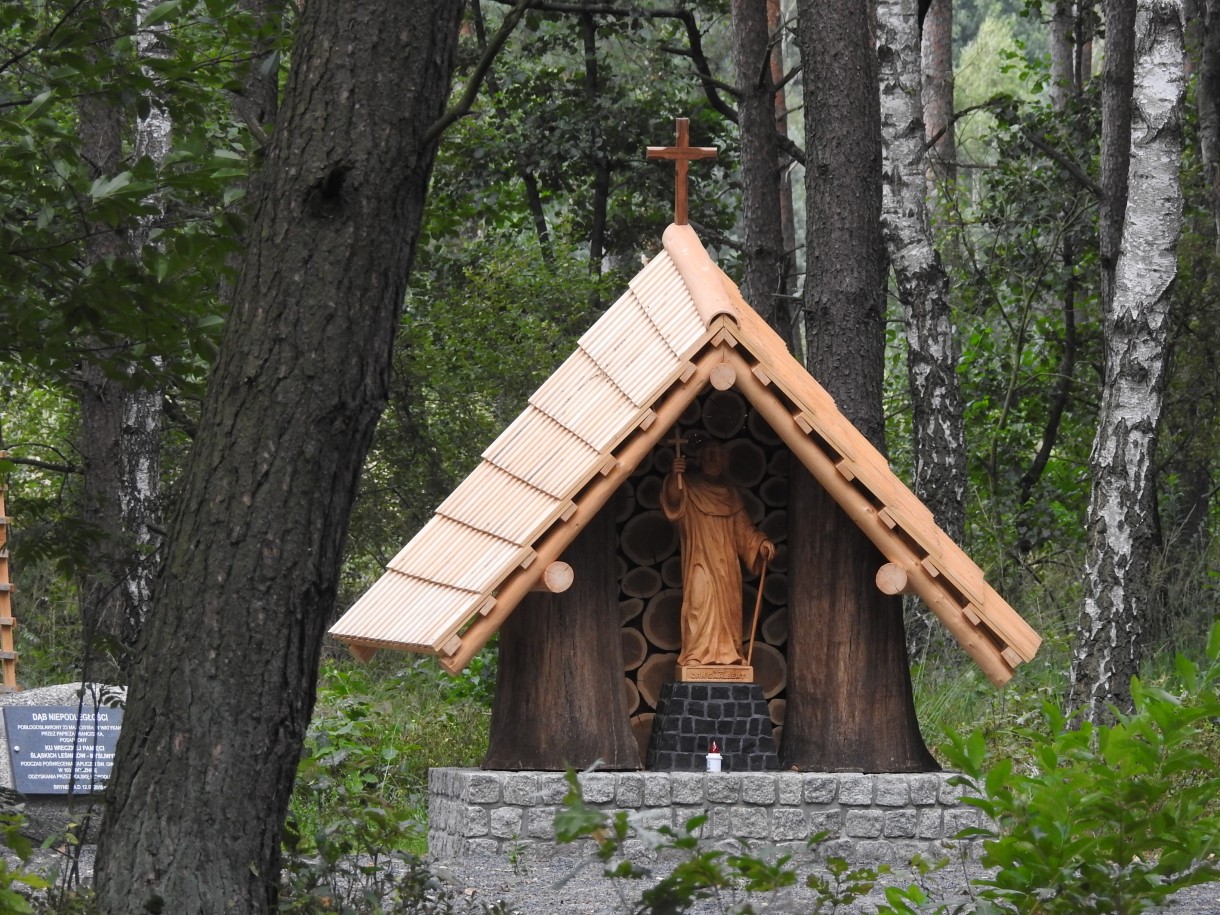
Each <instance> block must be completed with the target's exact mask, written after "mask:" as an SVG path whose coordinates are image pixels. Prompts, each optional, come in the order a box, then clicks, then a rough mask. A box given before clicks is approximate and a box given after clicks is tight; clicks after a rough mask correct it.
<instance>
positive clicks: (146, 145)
mask: <svg viewBox="0 0 1220 915" xmlns="http://www.w3.org/2000/svg"><path fill="white" fill-rule="evenodd" d="M158 5H159V4H158V3H157V2H156V0H140V7H139V12H138V26H137V31H136V53H137V54H138V55H139V58H140V60H141V69H142V71H143V72H144V75H145V76H146V77H148V78H149V79H150V80H154V71H153V69H152V67H151V66H150V63H151V62H152V61H154V60H156V59H165V58H167V57H168V56H169V55H168V53H167V52H166V50H165V45H164V37H165V35H166V34H167V31H168V25H167V23H166V22H164V21H162V22H159V23H152V24H150V23H149V17H150V15H151V14H152V13H153V11H154V10H155V9H156V8H157V6H158ZM172 134H173V121H172V119H171V118H170V114H169V111H168V110H166V108H165V105H164V104H163V103H162V102H161V100H160V99H159V98H158V97H157V96H156V94H155V93H154V94H152V95H150V96H149V98H148V112H147V114H144V115H140V116H138V117H137V118H136V132H135V149H134V152H135V157H136V158H137V159H139V158H142V157H144V156H147V157H148V158H150V159H151V160H152V161H153V162H155V163H157V165H158V166H160V165H161V164H162V163H163V162H164V161H165V158H166V156H168V155H169V151H170V144H171V141H172ZM149 202H150V203H151V204H152V205H153V207H154V212H153V213H151V214H149V215H147V216H145V217H143V218H142V219H141V224H140V226H139V227H138V228H137V229H136V230H135V231H134V232H133V235H132V245H131V247H132V256H133V257H135V258H137V259H138V258H139V257H140V255H141V252H142V251H143V249H144V247H145V246H146V245H148V244H150V241H149V239H150V236H151V233H152V229H153V228H154V227H155V226H156V224H157V223H158V222H159V221H160V220H161V218H162V217H163V216H164V215H165V214H164V206H163V204H162V201H160V200H159V199H158V198H156V197H154V198H153V199H152V200H151V201H149ZM152 362H153V366H154V368H156V369H159V368H160V367H161V359H160V357H157V356H153V357H152ZM161 422H162V392H161V391H160V390H159V389H157V388H156V387H154V386H150V385H142V386H138V387H134V388H133V389H131V390H129V391H127V392H126V396H125V397H124V398H123V400H122V426H121V435H120V437H119V452H118V462H119V508H120V515H121V518H122V524H123V529H124V530H125V531H126V533H127V537H128V539H129V542H130V545H131V547H132V549H133V555H132V558H131V564H130V568H129V569H128V571H127V574H126V576H125V577H124V579H123V591H124V608H125V612H124V632H123V639H124V641H125V642H127V643H128V644H134V643H135V639H136V637H137V636H138V635H139V632H140V628H141V626H142V624H143V622H144V618H145V617H146V616H147V615H148V609H149V607H150V606H151V603H152V582H153V577H154V576H155V574H156V566H157V547H158V544H159V535H158V534H157V533H156V532H157V531H158V530H160V528H161V504H160V499H161Z"/></svg>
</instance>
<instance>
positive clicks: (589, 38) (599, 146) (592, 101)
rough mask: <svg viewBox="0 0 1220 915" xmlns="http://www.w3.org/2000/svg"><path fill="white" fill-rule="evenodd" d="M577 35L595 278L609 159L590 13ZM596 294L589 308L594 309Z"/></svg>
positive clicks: (606, 208)
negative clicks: (589, 172) (586, 114)
mask: <svg viewBox="0 0 1220 915" xmlns="http://www.w3.org/2000/svg"><path fill="white" fill-rule="evenodd" d="M580 36H581V40H582V42H583V44H584V51H585V102H586V103H587V105H588V109H587V110H588V111H589V160H588V161H589V164H590V165H591V166H592V167H593V200H592V204H591V209H592V212H591V214H590V227H589V269H590V270H591V271H592V272H593V274H594V276H601V274H602V259H603V258H604V257H605V256H606V218H607V215H608V211H609V208H610V159H609V157H608V156H607V154H606V149H605V143H604V142H603V140H602V130H601V121H600V119H599V117H598V116H597V114H596V112H597V111H598V102H599V100H600V95H601V76H600V74H599V70H598V63H597V20H595V19H594V18H593V15H592V14H591V13H583V14H581V17H580ZM597 304H598V303H597V293H596V292H594V293H593V301H592V302H591V303H590V305H591V306H592V307H593V308H595V309H596V308H597Z"/></svg>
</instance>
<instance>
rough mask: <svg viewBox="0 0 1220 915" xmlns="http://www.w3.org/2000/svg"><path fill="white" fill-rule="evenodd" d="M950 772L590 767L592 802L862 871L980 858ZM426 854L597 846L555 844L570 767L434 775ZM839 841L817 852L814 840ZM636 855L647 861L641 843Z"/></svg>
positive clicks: (585, 788) (971, 811)
mask: <svg viewBox="0 0 1220 915" xmlns="http://www.w3.org/2000/svg"><path fill="white" fill-rule="evenodd" d="M952 777H953V773H950V772H927V773H918V774H909V775H908V774H894V775H891V774H882V775H866V774H863V773H860V772H839V773H823V772H722V773H716V774H711V773H705V772H586V773H582V774H581V775H580V776H579V778H580V783H581V789H582V793H583V794H584V798H585V802H586V803H588V804H589V805H590V806H593V807H598V808H601V809H603V810H606V811H607V812H609V813H613V812H616V811H619V810H626V811H627V812H628V814H629V816H630V817H631V818H632V821H633V822H634V823H637V824H640V825H642V826H647V827H653V828H656V827H658V826H662V825H665V826H671V827H673V828H674V829H676V830H679V831H681V829H682V826H683V824H684V823H685V822H686V821H687V820H688V819H690V818H691V817H693V816H697V815H699V814H707V816H708V821H707V823H705V824H704V825H703V827H702V835H703V837H704V838H706V839H708V840H710V841H711V842H712V843H714V844H722V845H723V844H730V845H731V844H733V843H732V840H734V839H745V840H747V841H748V842H749V843H750V844H751V846H753V847H755V848H758V847H760V846H774V847H778V848H779V849H781V850H782V851H784V852H786V853H789V854H792V855H794V856H795V857H798V858H801V857H810V856H811V857H815V858H820V857H824V856H826V855H840V856H842V857H844V858H847V859H848V860H849V861H852V862H853V863H859V864H882V863H886V864H905V863H907V862H908V861H909V860H910V859H911V857H912V856H913V855H914V854H916V853H920V854H923V855H926V856H929V857H933V858H939V857H941V856H942V855H944V854H945V853H946V852H947V851H948V850H949V849H950V848H953V849H955V850H956V853H957V854H958V855H959V856H960V855H962V854H964V855H966V856H967V857H969V858H972V859H973V858H976V857H977V855H978V852H979V840H978V839H969V840H961V841H955V840H954V839H953V837H954V836H955V835H956V834H957V833H958V832H959V831H960V830H962V829H966V828H967V827H971V826H978V825H980V824H981V823H982V815H981V814H980V813H979V811H978V810H976V809H975V808H974V807H971V806H969V805H965V804H963V803H962V801H961V798H962V789H961V788H960V787H957V786H954V785H950V784H949V779H950V778H952ZM428 790H429V805H428V814H429V815H428V825H429V829H428V849H429V851H430V852H431V853H432V854H433V855H435V856H436V857H437V858H440V859H442V860H444V859H450V860H451V859H458V858H466V857H471V856H476V855H492V856H494V855H507V854H510V853H511V854H512V855H514V856H521V855H523V854H527V855H531V856H537V857H540V858H547V857H552V856H555V855H585V854H587V853H588V852H589V850H590V847H591V844H592V843H591V841H588V840H586V842H585V843H584V844H580V843H574V844H572V845H556V843H555V841H554V819H555V813H556V811H557V810H558V809H559V808H560V807H561V806H562V804H563V798H564V795H565V794H566V793H567V783H566V782H565V780H564V775H563V773H561V772H498V771H484V770H482V769H456V768H439V769H432V770H430V772H429V774H428ZM822 831H825V832H827V833H828V834H829V837H828V838H827V840H826V841H825V842H823V843H822V844H821V845H820V846H818V848H817V849H816V851H815V852H813V853H812V855H811V854H810V852H809V850H808V848H807V846H806V841H807V840H808V838H809V837H810V836H811V835H813V834H815V833H818V832H822ZM625 850H626V852H627V853H628V854H629V855H632V856H635V855H647V854H648V853H649V850H648V848H647V847H646V846H645V844H644V843H643V841H642V840H640V839H639V838H632V839H631V840H629V844H628V846H627V848H626V849H625Z"/></svg>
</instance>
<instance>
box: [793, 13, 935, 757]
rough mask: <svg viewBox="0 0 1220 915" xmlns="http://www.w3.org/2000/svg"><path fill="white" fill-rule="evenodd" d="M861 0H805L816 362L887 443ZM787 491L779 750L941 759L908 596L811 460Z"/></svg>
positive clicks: (876, 202)
mask: <svg viewBox="0 0 1220 915" xmlns="http://www.w3.org/2000/svg"><path fill="white" fill-rule="evenodd" d="M869 12H870V4H868V3H867V2H864V0H834V2H821V3H815V2H813V0H803V2H802V3H801V6H800V9H799V19H798V36H799V41H800V46H801V58H802V62H803V65H804V81H805V124H806V129H805V135H806V137H808V138H810V139H809V149H808V152H807V155H808V165H807V167H806V181H805V183H806V201H807V218H806V225H807V226H808V229H807V232H808V240H807V244H806V249H807V255H806V256H807V264H808V266H807V275H806V282H805V290H806V305H807V310H808V336H809V355H810V370H811V371H812V372H813V374H814V376H815V377H816V378H817V379H818V380H819V381H821V382H822V384H823V385H825V386H826V388H827V389H828V390H829V392H830V394H831V395H832V396H833V397H834V398H835V400H836V402H837V403H838V405H839V409H840V410H842V411H843V413H844V414H845V415H846V416H847V418H848V419H850V420H851V421H852V422H853V423H854V424H855V425H856V427H857V428H858V429H859V430H860V431H861V432H862V433H863V434H864V435H866V436H868V437H869V439H870V440H871V441H873V443H874V444H876V445H877V446H878V447H880V448H883V447H884V442H885V438H884V428H885V427H884V421H883V417H882V411H881V384H882V369H883V351H884V324H883V311H884V297H885V250H884V243H883V241H882V238H881V136H880V125H881V116H880V111H879V95H880V93H879V84H878V75H877V58H876V55H875V53H874V50H873V49H874V47H875V37H874V31H873V24H872V23H871V22H870V15H869ZM793 471H794V472H793V475H792V478H791V479H792V489H791V501H790V503H789V542H788V549H789V554H788V570H789V571H788V586H789V601H790V603H789V608H788V613H789V636H788V666H789V679H788V694H787V698H788V707H787V717H786V721H785V725H784V740H783V746H782V747H781V757H782V759H783V763H784V765H785V766H786V767H787V766H795V767H796V768H798V769H827V770H835V769H839V770H843V769H864V770H868V771H913V770H920V769H930V768H935V763H934V762H933V760H932V758H931V756H930V755H929V754H928V751H927V749H926V747H924V744H923V740H922V738H921V737H920V736H919V727H918V723H917V722H916V719H915V711H914V704H913V702H912V700H911V687H910V677H909V673H908V670H907V658H906V642H905V637H904V633H903V626H902V611H901V602H900V601H899V600H898V599H897V598H895V597H890V596H887V595H883V594H882V593H881V592H880V590H879V589H878V588H877V586H876V583H875V574H876V571H877V569H878V567H879V566H880V565H881V564H882V562H883V561H884V560H882V559H881V558H880V557H879V554H878V553H877V552H876V550H875V549H874V548H873V547H872V545H871V544H870V543H869V542H868V540H867V539H866V538H865V537H864V535H863V534H861V533H860V532H859V530H858V528H856V526H855V524H853V523H852V522H851V521H850V519H848V518H847V517H846V516H845V515H844V514H843V512H842V511H841V510H840V509H839V508H838V506H837V505H836V504H835V503H834V501H833V499H831V498H830V497H829V496H828V495H827V494H826V493H825V491H823V490H822V489H821V487H819V486H818V485H817V484H816V483H815V482H814V481H813V480H812V478H811V477H810V476H809V474H808V473H807V472H805V471H804V470H803V469H801V468H797V467H794V468H793Z"/></svg>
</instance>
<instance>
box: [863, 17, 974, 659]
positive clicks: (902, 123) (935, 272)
mask: <svg viewBox="0 0 1220 915" xmlns="http://www.w3.org/2000/svg"><path fill="white" fill-rule="evenodd" d="M917 7H918V4H917V0H879V2H878V4H877V56H878V60H879V65H880V84H881V149H882V211H881V225H882V230H883V233H884V235H885V246H886V251H887V253H888V255H889V260H890V265H891V267H892V268H893V270H894V278H895V280H896V283H897V287H898V297H899V299H900V300H901V302H902V313H903V322H904V326H905V329H906V340H907V378H908V384H909V386H910V392H911V405H912V412H913V419H912V428H913V432H914V439H915V442H914V444H915V493H916V494H917V495H918V496H919V497H920V499H922V500H923V502H924V504H925V505H927V506H928V508H929V509H931V511H932V514H933V515H934V516H935V517H936V521H937V523H938V524H939V525H940V526H941V527H942V528H943V529H944V530H945V532H946V533H948V534H949V536H951V537H953V538H954V539H955V540H959V541H960V540H961V536H962V530H963V526H964V523H965V493H966V441H965V427H964V420H963V415H962V414H963V409H962V393H961V387H960V385H959V384H958V379H957V363H958V359H959V357H960V354H961V353H960V347H959V344H958V341H957V335H956V332H955V328H954V326H953V319H952V315H951V312H950V303H949V279H948V276H947V275H946V274H945V269H944V266H943V265H942V264H941V260H940V255H939V254H938V253H937V251H936V247H935V246H934V245H933V239H932V229H931V226H930V224H929V220H928V208H927V182H926V180H925V178H924V174H925V165H926V163H925V155H924V153H925V148H926V147H925V142H924V118H923V105H922V104H921V102H920V83H921V78H920V71H921V65H920V38H919V15H918V8H917ZM908 626H909V630H908V640H909V643H910V645H911V648H912V649H913V652H922V651H923V650H925V649H926V647H927V645H928V642H929V638H930V636H931V633H932V630H933V628H934V623H933V621H932V620H931V619H930V618H929V616H928V615H927V614H926V613H925V614H923V615H922V616H912V617H911V618H910V619H909V620H908ZM935 628H938V627H935Z"/></svg>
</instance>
